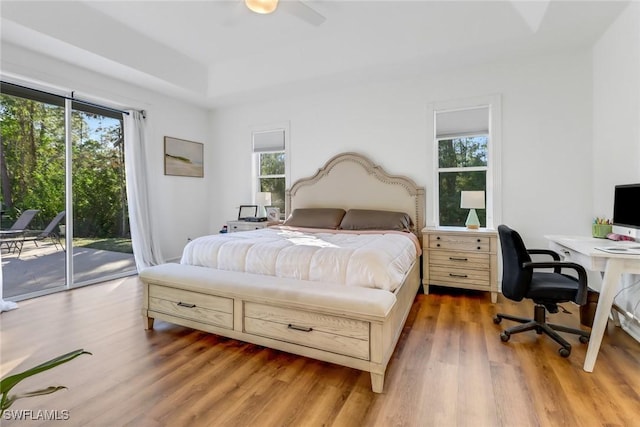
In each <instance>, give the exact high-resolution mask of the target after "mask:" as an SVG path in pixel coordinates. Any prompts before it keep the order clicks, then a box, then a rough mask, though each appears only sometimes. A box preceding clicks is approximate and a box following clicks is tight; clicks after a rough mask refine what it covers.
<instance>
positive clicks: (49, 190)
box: [0, 83, 136, 300]
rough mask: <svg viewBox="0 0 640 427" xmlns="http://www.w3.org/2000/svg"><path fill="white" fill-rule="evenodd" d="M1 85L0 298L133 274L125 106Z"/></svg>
mask: <svg viewBox="0 0 640 427" xmlns="http://www.w3.org/2000/svg"><path fill="white" fill-rule="evenodd" d="M2 89H3V90H2V95H0V108H1V112H2V148H1V150H2V151H1V153H0V154H2V155H1V156H0V158H1V165H0V166H1V172H2V206H3V209H2V213H3V216H2V230H3V231H2V233H1V234H2V237H1V238H2V240H1V241H2V242H3V244H2V245H1V246H2V268H3V276H4V287H3V297H4V298H6V299H13V300H19V299H23V298H28V297H33V296H37V295H41V294H44V293H49V292H53V291H56V290H61V289H68V288H70V287H75V286H82V285H86V284H90V283H95V282H99V281H103V280H106V279H110V278H114V277H120V276H123V275H127V274H134V273H135V272H136V269H135V263H134V260H133V254H132V250H131V241H130V235H129V221H128V215H127V201H126V191H125V175H124V149H123V148H124V147H123V138H122V135H123V131H122V114H121V113H116V112H113V111H111V110H108V109H104V108H101V107H97V106H95V105H87V104H83V103H79V102H75V101H73V102H72V101H70V100H65V99H64V98H62V97H57V96H55V95H50V94H46V93H43V92H40V91H34V90H30V89H27V88H23V87H15V86H12V85H7V84H5V83H2ZM30 209H37V210H38V214H37V215H36V218H34V221H33V223H31V224H29V226H28V227H27V229H25V230H19V231H16V233H12V232H11V230H10V228H11V226H12V225H13V224H15V221H16V220H17V218H19V215H20V213H21V212H24V211H26V210H30ZM35 230H38V231H35Z"/></svg>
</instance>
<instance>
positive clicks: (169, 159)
mask: <svg viewBox="0 0 640 427" xmlns="http://www.w3.org/2000/svg"><path fill="white" fill-rule="evenodd" d="M164 174H165V175H174V176H192V177H196V178H202V177H204V144H201V143H199V142H192V141H186V140H184V139H178V138H172V137H170V136H165V137H164Z"/></svg>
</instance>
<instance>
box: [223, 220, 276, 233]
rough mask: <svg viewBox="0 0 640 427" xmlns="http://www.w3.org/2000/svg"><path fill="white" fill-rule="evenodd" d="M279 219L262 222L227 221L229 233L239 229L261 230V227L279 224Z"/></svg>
mask: <svg viewBox="0 0 640 427" xmlns="http://www.w3.org/2000/svg"><path fill="white" fill-rule="evenodd" d="M277 224H279V222H278V221H261V222H252V221H239V220H233V221H227V229H228V230H229V231H228V232H229V233H235V232H237V231H251V230H260V229H261V228H266V227H269V226H270V225H277Z"/></svg>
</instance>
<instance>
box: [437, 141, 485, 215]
mask: <svg viewBox="0 0 640 427" xmlns="http://www.w3.org/2000/svg"><path fill="white" fill-rule="evenodd" d="M488 141H489V137H488V135H486V134H483V135H472V136H460V137H447V138H442V139H438V140H437V144H438V192H439V224H440V225H442V226H464V223H465V220H466V218H467V215H468V213H469V211H468V209H462V208H460V192H461V191H463V190H464V191H486V187H487V165H488V163H487V144H488ZM477 213H478V218H479V219H480V225H481V226H482V227H485V226H486V224H487V220H486V210H484V209H479V210H478V212H477Z"/></svg>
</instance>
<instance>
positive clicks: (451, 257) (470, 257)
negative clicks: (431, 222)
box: [422, 227, 498, 303]
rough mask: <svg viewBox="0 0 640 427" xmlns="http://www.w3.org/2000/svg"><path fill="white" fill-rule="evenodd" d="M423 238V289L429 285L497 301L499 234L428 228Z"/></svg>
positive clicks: (462, 228)
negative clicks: (486, 295)
mask: <svg viewBox="0 0 640 427" xmlns="http://www.w3.org/2000/svg"><path fill="white" fill-rule="evenodd" d="M422 236H423V239H422V241H423V243H422V246H423V254H422V262H423V265H422V267H423V278H422V287H423V290H424V293H425V294H428V293H429V285H437V286H448V287H453V288H463V289H475V290H480V291H488V292H491V302H492V303H495V302H496V301H497V300H498V257H497V254H498V232H497V231H496V230H491V229H486V228H480V229H477V230H470V229H467V228H464V227H427V228H424V229H423V230H422Z"/></svg>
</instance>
